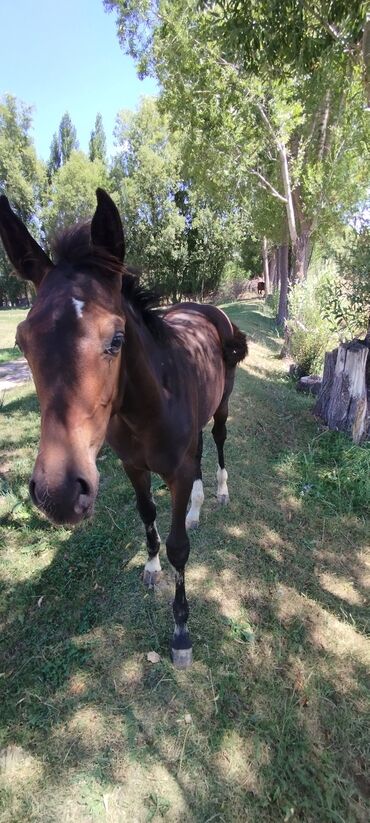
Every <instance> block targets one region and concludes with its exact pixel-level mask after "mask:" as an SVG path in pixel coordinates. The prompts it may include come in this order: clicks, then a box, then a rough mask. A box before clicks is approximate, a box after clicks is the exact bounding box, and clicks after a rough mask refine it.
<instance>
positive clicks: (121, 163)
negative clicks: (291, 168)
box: [111, 99, 234, 300]
mask: <svg viewBox="0 0 370 823" xmlns="http://www.w3.org/2000/svg"><path fill="white" fill-rule="evenodd" d="M115 137H116V142H117V148H118V151H117V153H116V156H115V161H114V165H113V168H112V172H111V181H112V187H113V189H114V191H115V192H116V197H117V199H118V202H119V205H120V208H121V212H122V214H123V216H124V226H125V234H126V237H127V249H128V260H129V262H131V263H133V264H135V265H137V266H139V267H140V268H142V270H143V274H144V278H145V280H146V282H147V283H148V285H149V286H150V287H152V288H153V287H154V288H156V289H157V290H158V291H160V293H161V294H162V295H164V296H166V297H170V298H172V299H174V300H176V299H179V298H180V297H181V296H183V295H192V296H200V297H201V296H203V295H204V294H206V293H207V292H209V291H212V290H214V289H216V288H217V286H218V283H219V281H220V278H221V274H222V270H223V267H224V264H225V262H226V260H227V256H228V254H229V250H230V246H231V245H232V243H233V242H234V234H233V232H232V230H231V228H230V225H229V224H230V218H229V216H228V215H227V214H226V215H225V214H220V213H216V212H215V210H214V209H211V208H210V206H209V205H208V204H207V202H206V201H205V200H204V198H203V197H199V196H198V195H197V192H196V189H195V187H192V188H189V186H188V185H187V184H186V183H185V182H184V179H183V177H182V142H181V138H180V135H179V134H178V133H177V132H176V131H171V130H170V128H169V122H168V117H167V116H166V115H163V114H161V113H160V111H159V110H158V107H157V104H156V102H155V101H154V100H151V99H146V100H143V101H142V103H141V106H140V108H139V110H138V112H137V113H136V114H133V113H132V112H121V113H120V115H119V116H118V118H117V124H116V130H115Z"/></svg>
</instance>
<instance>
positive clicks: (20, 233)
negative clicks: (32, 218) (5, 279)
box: [0, 195, 53, 288]
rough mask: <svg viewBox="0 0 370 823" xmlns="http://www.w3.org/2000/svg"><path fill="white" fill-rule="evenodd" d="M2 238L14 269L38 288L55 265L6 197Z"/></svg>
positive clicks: (0, 216) (0, 210) (0, 217)
mask: <svg viewBox="0 0 370 823" xmlns="http://www.w3.org/2000/svg"><path fill="white" fill-rule="evenodd" d="M0 237H1V239H2V241H3V244H4V248H5V251H6V253H7V255H8V257H9V260H10V262H11V263H12V264H13V266H14V268H15V269H16V270H17V272H18V273H19V274H20V275H21V277H23V279H24V280H31V282H32V283H34V285H35V286H36V288H38V286H40V284H41V281H42V280H43V278H44V276H45V274H46V273H47V272H48V271H50V269H52V268H53V263H52V262H51V260H50V258H49V257H48V256H47V254H45V252H44V251H43V250H42V248H41V246H39V244H38V243H36V240H34V239H33V237H32V235H31V234H30V233H29V231H28V229H26V226H25V225H24V223H22V220H21V219H20V218H19V217H18V215H17V214H15V213H14V211H12V209H11V208H10V205H9V200H8V198H7V197H5V196H4V195H2V196H1V197H0Z"/></svg>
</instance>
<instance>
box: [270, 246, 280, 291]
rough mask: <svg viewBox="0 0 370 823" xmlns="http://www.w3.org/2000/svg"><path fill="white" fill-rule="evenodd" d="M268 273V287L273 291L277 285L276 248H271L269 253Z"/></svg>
mask: <svg viewBox="0 0 370 823" xmlns="http://www.w3.org/2000/svg"><path fill="white" fill-rule="evenodd" d="M269 274H270V287H271V289H272V291H274V290H275V289H277V287H278V266H277V249H272V252H271V253H270V254H269Z"/></svg>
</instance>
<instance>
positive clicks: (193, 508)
mask: <svg viewBox="0 0 370 823" xmlns="http://www.w3.org/2000/svg"><path fill="white" fill-rule="evenodd" d="M203 503H204V492H203V483H202V481H201V480H194V483H193V488H192V490H191V504H190V509H189V511H188V513H187V515H186V520H185V527H186V528H187V529H191V528H192V527H193V528H194V526H197V525H198V523H199V515H200V510H201V508H202V505H203Z"/></svg>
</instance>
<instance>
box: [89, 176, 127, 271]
mask: <svg viewBox="0 0 370 823" xmlns="http://www.w3.org/2000/svg"><path fill="white" fill-rule="evenodd" d="M96 199H97V201H98V205H97V207H96V211H95V214H94V217H93V219H92V221H91V240H92V242H93V245H94V246H101V247H102V248H103V249H105V250H106V251H108V252H109V254H112V255H113V257H117V258H118V260H120V261H121V262H123V259H124V256H125V238H124V234H123V227H122V222H121V218H120V216H119V211H118V209H117V206H116V204H115V203H114V202H113V200H112V198H111V197H109V194H107V192H106V191H104V189H97V190H96Z"/></svg>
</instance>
